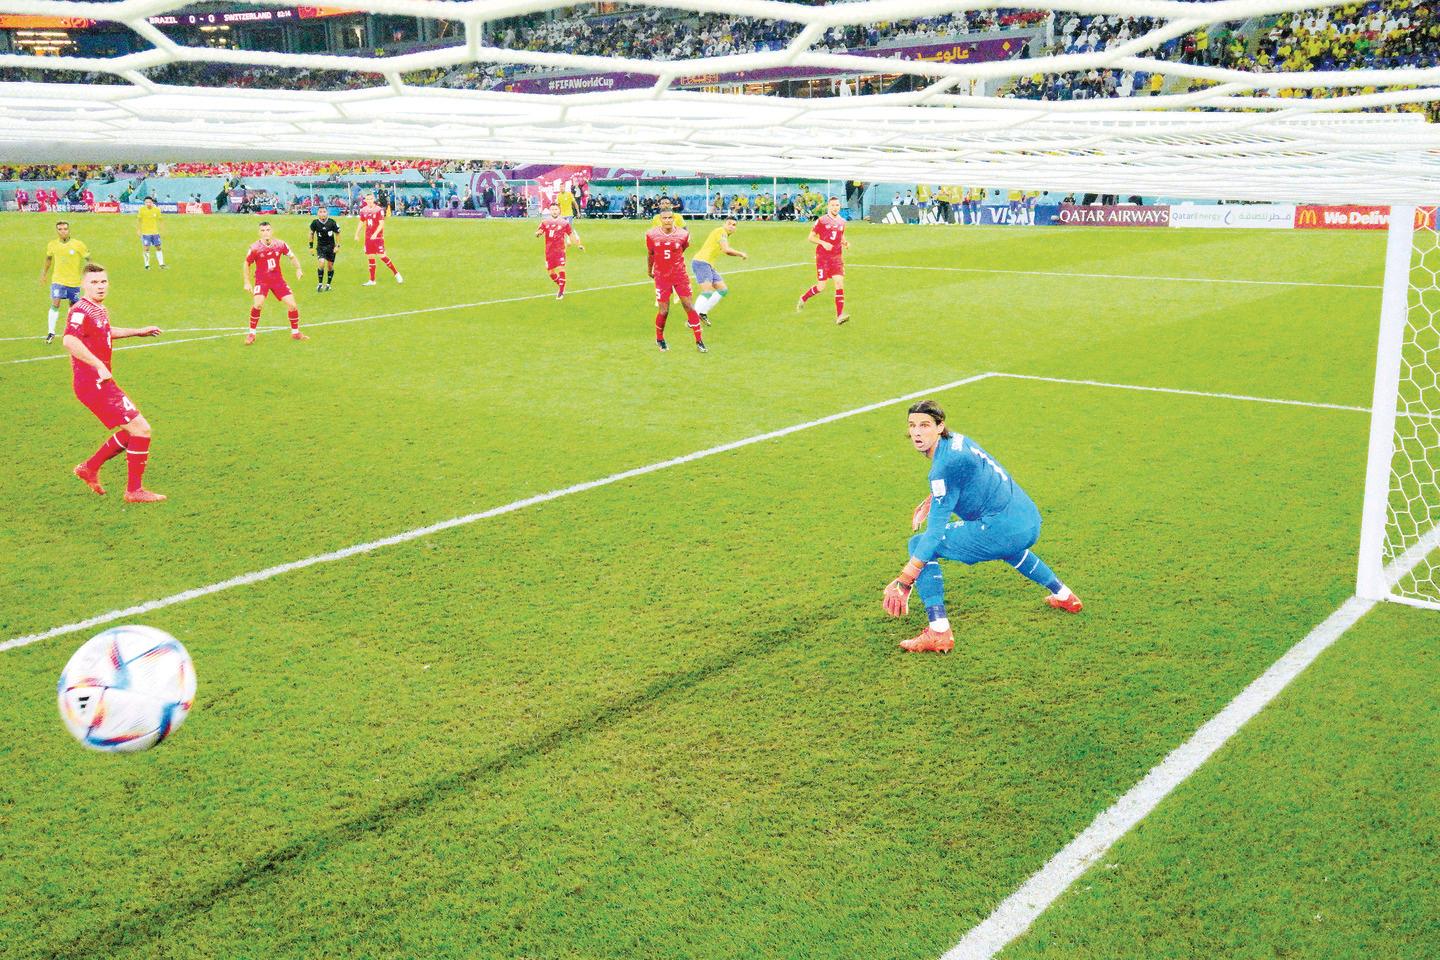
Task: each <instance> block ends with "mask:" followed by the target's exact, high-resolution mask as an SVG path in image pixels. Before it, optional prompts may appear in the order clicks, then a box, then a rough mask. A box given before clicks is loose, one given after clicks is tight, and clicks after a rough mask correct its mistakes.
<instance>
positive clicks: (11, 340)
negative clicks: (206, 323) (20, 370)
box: [0, 324, 290, 343]
mask: <svg viewBox="0 0 1440 960" xmlns="http://www.w3.org/2000/svg"><path fill="white" fill-rule="evenodd" d="M249 329H250V328H249V327H248V326H245V325H243V324H242V325H241V326H238V327H181V328H180V329H178V330H177V329H175V328H174V327H166V328H165V332H166V333H210V332H212V331H216V330H229V331H231V332H233V333H244V332H245V331H247V330H249ZM260 329H261V330H262V331H263V330H289V329H290V328H289V327H260ZM57 336H58V334H57ZM44 339H45V338H44V337H43V336H41V335H40V334H38V333H32V334H31V335H30V336H28V337H0V343H18V342H19V341H21V340H44Z"/></svg>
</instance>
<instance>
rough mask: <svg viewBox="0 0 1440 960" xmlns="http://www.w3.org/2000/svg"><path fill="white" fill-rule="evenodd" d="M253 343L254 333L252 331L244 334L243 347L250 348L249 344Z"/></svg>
mask: <svg viewBox="0 0 1440 960" xmlns="http://www.w3.org/2000/svg"><path fill="white" fill-rule="evenodd" d="M254 342H255V331H253V330H252V331H250V332H249V333H247V334H245V346H247V347H248V346H250V344H252V343H254Z"/></svg>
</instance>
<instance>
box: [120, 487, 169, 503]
mask: <svg viewBox="0 0 1440 960" xmlns="http://www.w3.org/2000/svg"><path fill="white" fill-rule="evenodd" d="M164 499H165V494H163V493H155V492H154V491H151V490H146V489H145V488H144V487H141V488H140V489H139V490H126V491H125V502H126V503H159V502H160V501H161V500H164Z"/></svg>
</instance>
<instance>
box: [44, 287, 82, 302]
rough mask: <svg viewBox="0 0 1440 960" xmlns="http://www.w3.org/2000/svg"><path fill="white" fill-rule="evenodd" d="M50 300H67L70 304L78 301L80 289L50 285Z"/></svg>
mask: <svg viewBox="0 0 1440 960" xmlns="http://www.w3.org/2000/svg"><path fill="white" fill-rule="evenodd" d="M50 299H51V300H69V301H70V302H71V303H74V302H75V301H76V300H79V299H80V288H79V287H67V286H65V284H63V283H52V284H50Z"/></svg>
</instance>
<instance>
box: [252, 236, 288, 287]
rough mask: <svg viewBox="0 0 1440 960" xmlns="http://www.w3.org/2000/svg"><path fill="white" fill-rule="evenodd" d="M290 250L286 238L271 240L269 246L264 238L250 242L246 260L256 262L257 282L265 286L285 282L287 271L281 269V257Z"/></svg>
mask: <svg viewBox="0 0 1440 960" xmlns="http://www.w3.org/2000/svg"><path fill="white" fill-rule="evenodd" d="M289 252H290V248H289V247H288V246H287V245H286V244H285V241H284V240H271V241H270V244H269V246H266V244H265V242H264V241H263V240H256V241H255V242H254V243H252V244H250V252H249V253H248V254H246V255H245V262H246V263H253V264H255V283H256V284H257V285H264V286H269V285H272V284H284V283H285V272H284V271H283V270H281V269H280V258H281V257H283V256H285V255H286V254H288V253H289Z"/></svg>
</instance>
